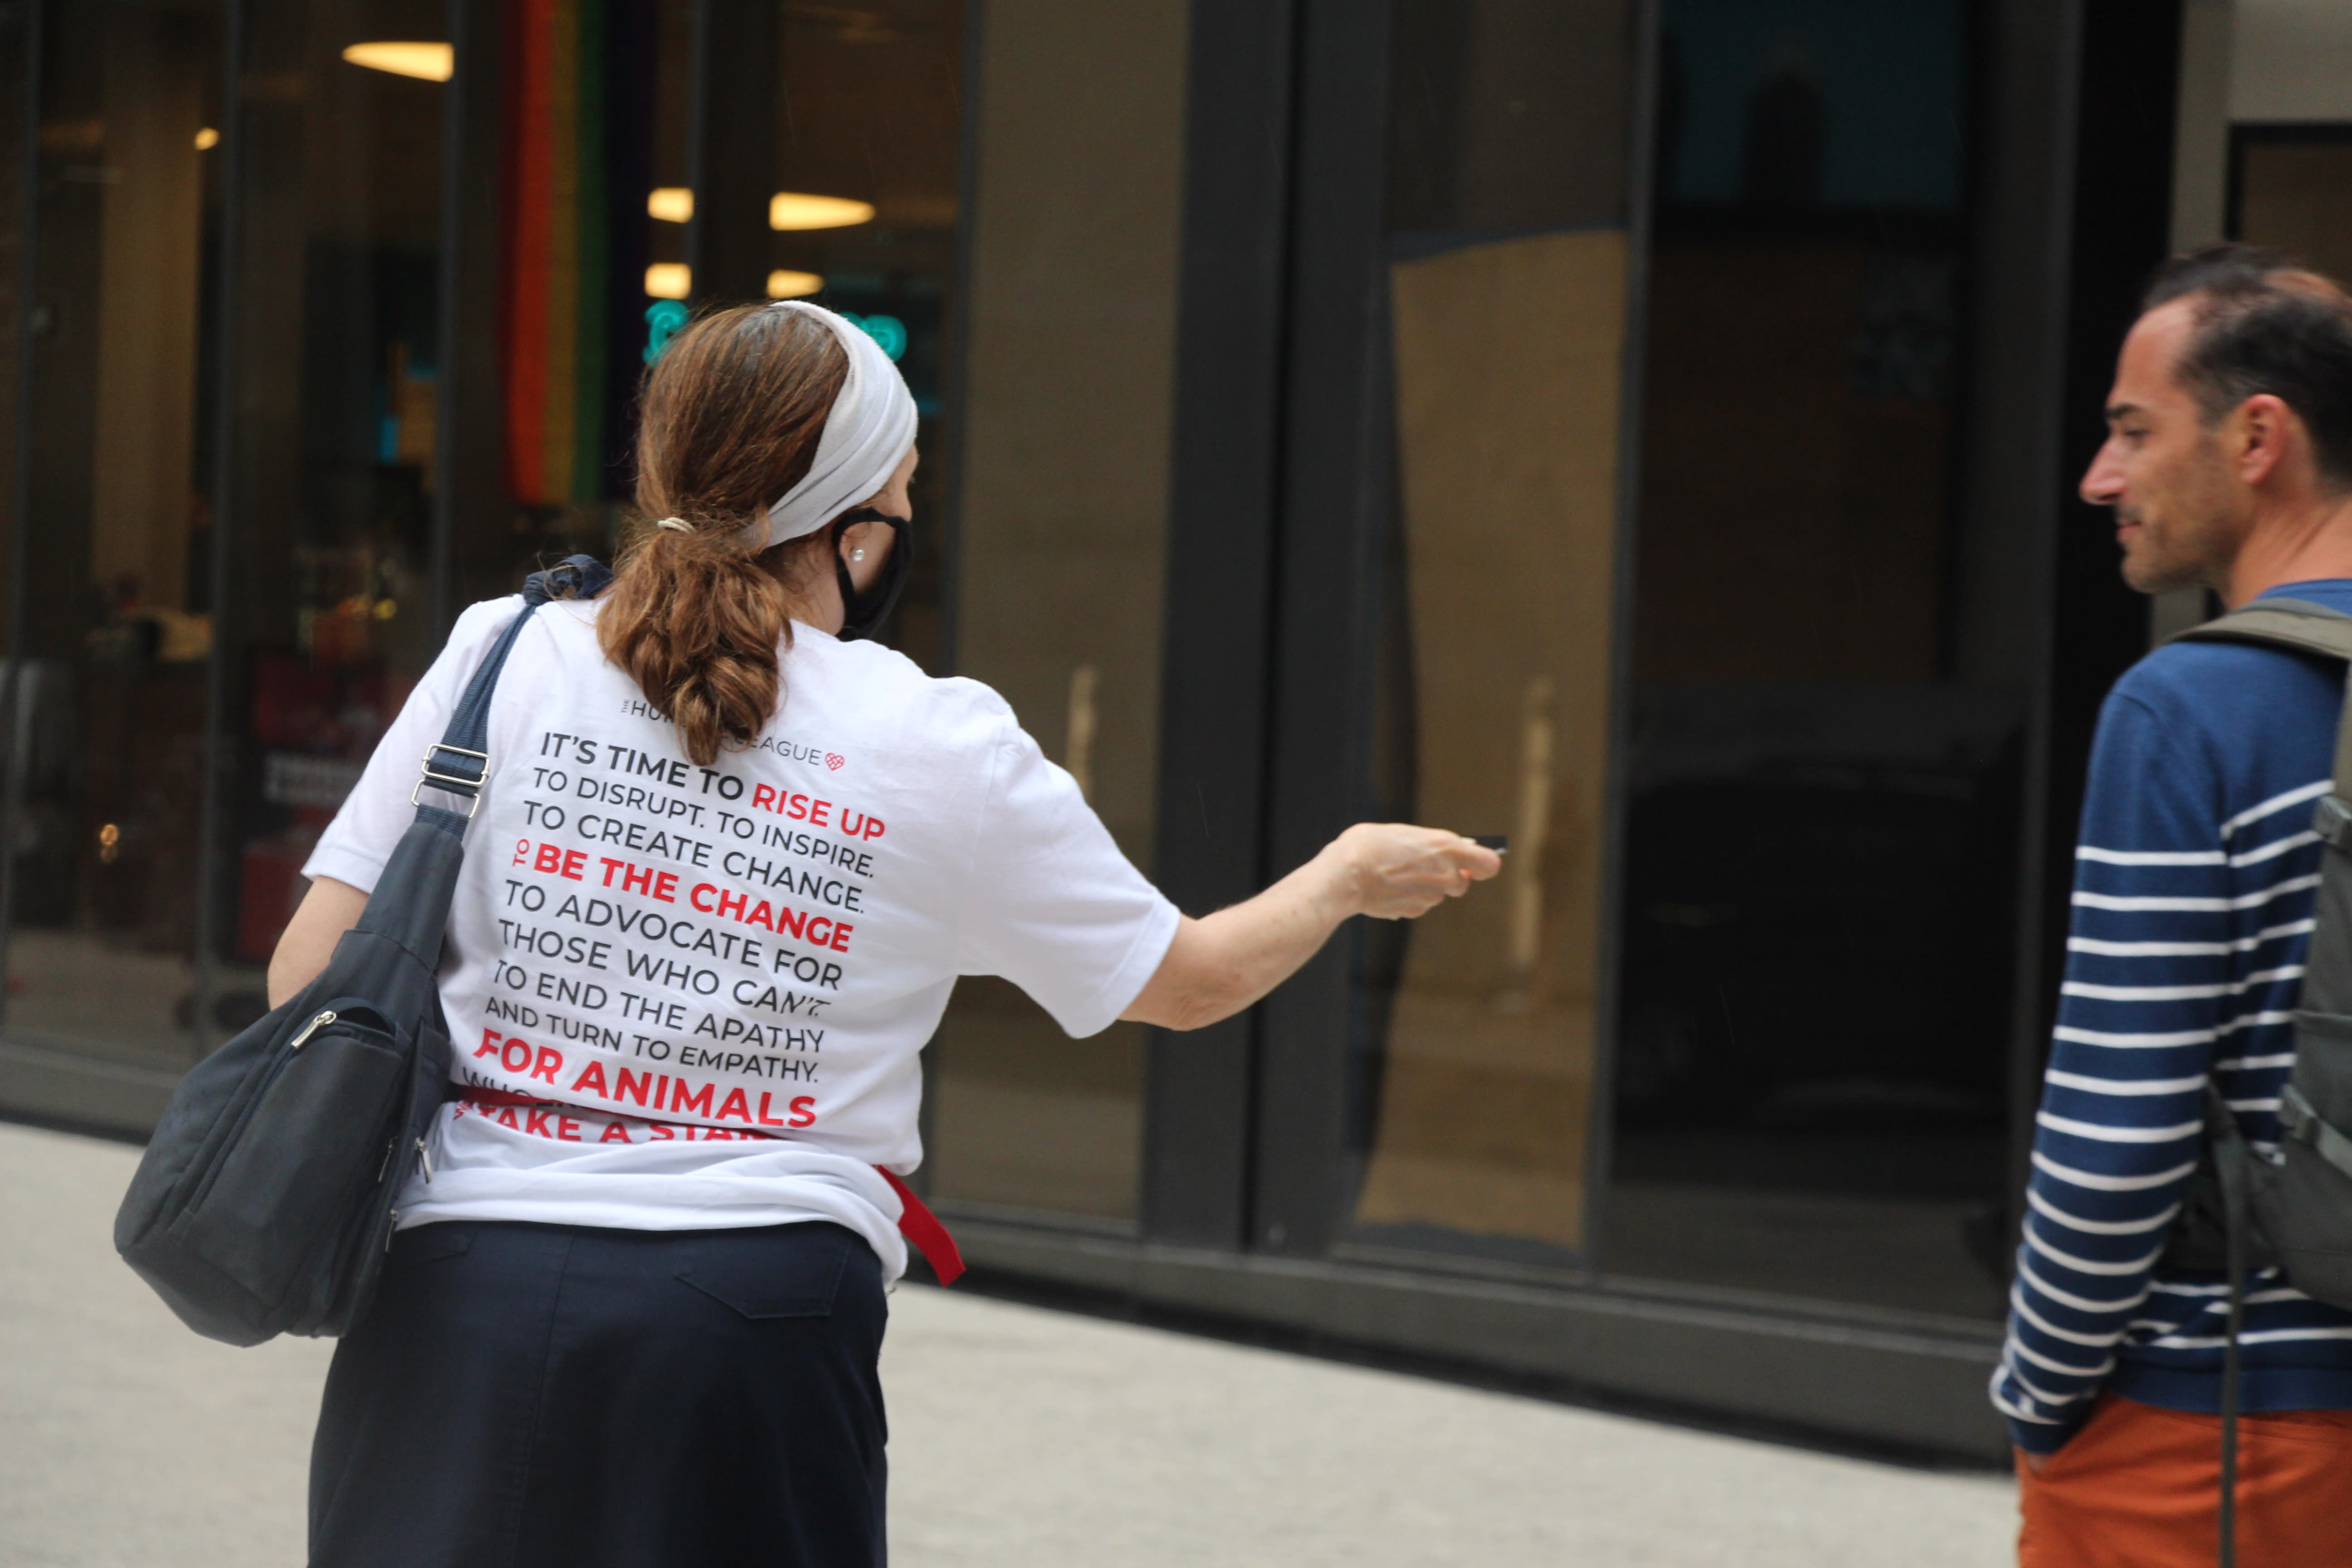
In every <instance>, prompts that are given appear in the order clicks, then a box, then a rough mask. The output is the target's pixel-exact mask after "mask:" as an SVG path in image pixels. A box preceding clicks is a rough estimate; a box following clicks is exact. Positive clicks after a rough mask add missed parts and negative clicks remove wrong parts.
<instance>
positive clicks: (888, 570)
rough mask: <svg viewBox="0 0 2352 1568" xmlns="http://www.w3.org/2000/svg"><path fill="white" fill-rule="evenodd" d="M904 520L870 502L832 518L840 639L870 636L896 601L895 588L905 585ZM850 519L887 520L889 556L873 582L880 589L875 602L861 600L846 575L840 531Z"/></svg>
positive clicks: (848, 576)
mask: <svg viewBox="0 0 2352 1568" xmlns="http://www.w3.org/2000/svg"><path fill="white" fill-rule="evenodd" d="M854 522H887V523H888V524H889V525H890V532H891V535H892V537H891V541H890V553H891V559H890V560H888V561H886V562H884V563H882V577H881V580H880V582H879V583H877V588H878V589H879V590H880V593H879V602H878V603H874V604H868V603H866V602H864V601H865V600H866V597H867V596H866V595H863V594H860V593H859V592H858V591H857V584H856V583H855V582H854V581H852V580H851V578H850V575H849V563H847V562H846V561H844V560H843V559H842V558H841V541H842V535H843V534H845V532H847V531H848V529H849V525H850V524H851V523H854ZM907 524H908V519H906V518H903V517H892V516H891V515H890V514H889V513H888V512H887V511H877V510H875V509H874V508H872V507H870V506H861V507H859V508H857V509H856V510H855V511H845V512H843V513H842V514H841V515H840V516H839V517H836V518H835V519H834V520H833V580H834V583H835V586H837V587H838V588H839V589H840V590H841V636H842V638H843V640H845V641H854V640H856V638H859V637H868V636H871V635H872V634H873V633H874V632H875V630H876V629H877V628H878V627H879V626H881V625H882V622H883V620H884V618H885V617H887V616H888V615H889V614H890V611H891V610H892V608H893V607H895V606H896V605H897V604H898V592H899V590H900V589H902V588H903V587H905V586H906V583H907V569H906V564H905V557H906V552H907V548H908V535H907Z"/></svg>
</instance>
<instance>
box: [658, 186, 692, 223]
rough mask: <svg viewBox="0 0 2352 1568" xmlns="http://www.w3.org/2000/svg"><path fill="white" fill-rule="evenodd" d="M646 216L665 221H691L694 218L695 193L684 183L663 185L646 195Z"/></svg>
mask: <svg viewBox="0 0 2352 1568" xmlns="http://www.w3.org/2000/svg"><path fill="white" fill-rule="evenodd" d="M646 216H647V217H657V218H659V219H661V220H662V222H664V223H690V222H692V221H693V219H694V193H693V192H692V191H689V190H688V189H687V188H686V187H685V186H684V185H663V186H660V187H659V188H657V189H656V190H654V191H652V192H649V193H648V194H647V195H646Z"/></svg>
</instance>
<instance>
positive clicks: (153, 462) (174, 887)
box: [6, 4, 220, 1068]
mask: <svg viewBox="0 0 2352 1568" xmlns="http://www.w3.org/2000/svg"><path fill="white" fill-rule="evenodd" d="M47 20H48V26H47V37H46V39H45V43H46V49H45V56H46V58H44V59H43V60H42V62H41V71H40V76H41V100H40V115H39V121H40V123H39V131H38V135H39V141H40V145H39V171H38V177H37V184H36V186H35V188H34V189H33V190H31V191H29V192H26V193H25V197H26V200H27V201H28V202H33V203H37V204H38V211H37V221H38V224H39V226H40V230H41V245H40V251H39V258H40V267H39V272H38V274H37V277H36V278H35V279H33V282H32V287H33V290H34V298H33V300H31V301H29V303H30V305H31V307H32V309H31V310H30V312H29V315H30V320H31V322H32V334H33V335H32V337H31V338H30V340H29V342H27V343H26V345H25V348H26V352H27V353H30V354H31V356H32V372H33V376H34V382H33V387H32V400H31V403H30V404H29V405H28V406H27V407H26V409H25V410H24V413H25V415H26V423H25V424H24V425H21V426H19V428H20V430H22V431H23V432H24V433H25V437H26V438H25V440H24V444H23V446H22V447H21V448H20V450H19V451H18V453H17V460H18V461H20V462H22V463H23V464H24V465H25V466H26V473H25V479H26V489H27V493H28V496H29V500H30V502H31V504H30V507H29V508H28V510H27V512H26V516H24V517H23V518H21V519H19V520H18V528H19V530H20V532H21V537H20V538H19V539H18V541H17V547H16V555H15V558H14V561H13V563H12V566H13V569H14V570H16V571H17V572H21V573H23V574H25V581H24V583H23V584H22V586H23V588H24V592H23V594H22V603H23V605H24V606H25V614H24V620H23V624H22V625H21V626H18V627H16V628H15V630H16V638H17V644H16V646H17V649H18V651H19V653H20V655H21V658H19V660H18V661H17V662H16V663H15V665H14V666H13V668H11V669H10V670H9V671H8V674H9V676H10V677H12V679H11V680H10V687H11V689H10V691H9V697H10V700H11V703H10V711H9V731H10V732H9V737H8V739H9V742H10V745H9V751H8V758H9V762H8V777H7V779H6V784H7V788H8V792H9V799H10V805H11V806H12V808H13V810H12V812H11V820H12V823H13V827H12V831H11V835H10V837H9V841H8V844H7V853H8V855H9V857H10V865H9V881H10V885H11V889H12V892H13V904H14V909H13V915H12V921H11V930H10V931H9V954H8V975H9V978H8V985H7V991H8V995H7V1012H6V1017H7V1025H8V1029H9V1032H10V1034H11V1035H12V1036H13V1037H16V1038H17V1039H19V1040H22V1041H25V1042H26V1043H30V1044H36V1045H46V1046H51V1047H59V1048H64V1049H68V1050H72V1051H76V1052H81V1053H94V1054H98V1055H102V1056H107V1057H110V1058H116V1059H121V1060H126V1061H132V1062H143V1063H149V1064H152V1065H155V1066H160V1067H165V1068H176V1067H178V1066H181V1065H183V1064H184V1063H185V1061H186V1060H187V1059H188V1052H189V1049H190V1040H191V1024H192V1017H191V1008H192V1006H193V998H194V966H193V960H194V954H195V916H196V873H197V854H196V846H197V843H198V841H199V833H198V815H197V808H198V803H199V801H200V799H201V797H202V794H203V777H204V768H203V761H204V746H205V736H204V721H205V672H206V665H207V660H208V659H209V658H210V657H211V655H212V652H213V620H212V616H211V614H210V612H211V605H210V603H209V599H208V595H207V591H206V590H207V583H206V570H207V565H208V553H207V541H208V538H209V534H210V531H211V508H210V505H209V501H208V499H207V496H206V490H207V488H208V480H209V464H208V462H207V461H206V458H207V456H208V454H206V453H205V450H204V448H203V446H202V444H201V440H200V437H201V431H200V429H199V425H198V420H199V417H200V413H199V408H198V403H197V385H198V379H199V361H200V358H201V355H202V353H203V343H202V334H201V332H200V329H199V306H198V302H199V300H200V298H201V296H202V291H203V284H204V279H203V276H202V271H203V258H204V256H205V246H204V237H205V231H206V228H207V226H208V224H209V223H210V222H211V221H212V219H213V217H214V216H215V212H216V204H217V193H218V189H219V182H218V174H217V168H216V164H217V160H218V154H217V152H216V150H215V147H214V146H213V145H202V146H200V142H205V137H204V135H203V133H204V132H205V131H206V130H207V129H209V128H213V127H216V126H217V124H218V123H219V121H218V116H217V100H216V99H215V97H214V94H215V91H216V84H217V82H218V79H219V76H220V56H219V47H220V46H219V31H220V29H219V16H218V7H217V6H216V5H204V4H190V5H106V6H94V5H85V6H71V5H68V6H52V7H50V9H49V15H48V18H47Z"/></svg>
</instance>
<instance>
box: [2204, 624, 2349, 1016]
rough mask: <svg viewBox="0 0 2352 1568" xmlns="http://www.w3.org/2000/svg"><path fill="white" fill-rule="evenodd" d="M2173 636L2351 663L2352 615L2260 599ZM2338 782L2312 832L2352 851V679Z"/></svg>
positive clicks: (2340, 732) (2339, 741) (2340, 735)
mask: <svg viewBox="0 0 2352 1568" xmlns="http://www.w3.org/2000/svg"><path fill="white" fill-rule="evenodd" d="M2173 640H2174V641H2177V642H2242V643H2253V644H2256V645H2259V646H2262V647H2284V648H2292V649H2294V651H2295V652H2297V653H2314V654H2317V655H2318V656H2319V657H2320V658H2334V659H2341V660H2343V661H2345V662H2346V663H2347V664H2352V616H2347V615H2346V614H2345V613H2344V612H2343V611H2341V610H2332V609H2330V608H2328V607H2327V606H2326V605H2315V604H2313V603H2312V602H2311V601H2310V600H2308V599H2256V600H2255V601H2253V602H2252V604H2250V605H2245V606H2244V607H2242V608H2241V609H2236V610H2232V611H2231V612H2230V613H2229V614H2228V615H2226V616H2220V617H2219V618H2217V619H2214V620H2210V621H2207V622H2206V623H2205V624H2204V625H2203V626H2191V627H2189V629H2188V630H2187V631H2185V632H2182V633H2180V634H2179V637H2175V638H2174V639H2173ZM2335 781H2336V787H2335V788H2334V789H2333V790H2331V791H2329V792H2328V794H2327V795H2326V798H2325V799H2323V800H2322V801H2321V802H2320V803H2319V805H2318V808H2317V809H2316V810H2315V811H2314V812H2313V814H2312V824H2311V826H2312V831H2314V832H2315V833H2317V834H2318V835H2319V836H2320V837H2322V838H2324V839H2326V841H2327V842H2328V843H2329V844H2331V845H2333V846H2335V847H2336V848H2337V849H2342V850H2347V851H2352V794H2347V792H2352V680H2347V681H2346V682H2345V686H2344V717H2343V718H2342V719H2341V720H2339V721H2337V723H2336V769H2335ZM2331 864H2333V862H2331ZM2346 1000H2347V1002H2352V997H2347V998H2346Z"/></svg>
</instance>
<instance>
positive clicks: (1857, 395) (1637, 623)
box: [1604, 0, 2032, 1318]
mask: <svg viewBox="0 0 2352 1568" xmlns="http://www.w3.org/2000/svg"><path fill="white" fill-rule="evenodd" d="M1973 25H1974V24H1973V20H1972V16H1971V12H1970V8H1969V6H1968V5H1966V4H1964V3H1963V0H1905V3H1904V4H1900V5H1884V4H1875V3H1864V0H1835V3H1823V0H1785V3H1776V4H1772V5H1754V4H1745V3H1738V0H1669V3H1668V4H1667V5H1666V6H1665V8H1664V53H1663V62H1664V63H1663V80H1662V84H1661V91H1660V110H1659V113H1660V121H1659V126H1658V174H1657V182H1658V183H1657V216H1656V227H1655V236H1654V252H1653V256H1654V259H1653V263H1652V269H1651V275H1650V279H1649V289H1650V294H1649V308H1648V319H1647V337H1648V341H1647V349H1646V363H1645V368H1644V391H1643V410H1642V432H1643V435H1642V458H1641V462H1642V471H1641V491H1640V496H1641V500H1640V508H1639V522H1638V538H1639V552H1638V559H1637V562H1636V563H1635V596H1634V603H1633V627H1632V636H1633V671H1632V675H1633V715H1632V737H1633V738H1632V747H1631V754H1630V755H1629V757H1628V759H1627V778H1626V787H1627V791H1628V802H1627V843H1626V852H1625V853H1626V858H1625V868H1624V882H1623V888H1624V892H1623V902H1622V909H1621V911H1620V918H1621V919H1622V922H1623V925H1622V931H1623V967H1622V973H1621V1006H1620V1017H1621V1023H1620V1027H1619V1042H1618V1057H1617V1068H1616V1115H1617V1126H1616V1134H1615V1142H1614V1166H1615V1170H1614V1182H1613V1185H1612V1193H1611V1196H1610V1200H1609V1209H1608V1228H1607V1238H1606V1247H1605V1254H1604V1262H1605V1266H1606V1267H1607V1268H1610V1269H1611V1270H1612V1272H1619V1273H1625V1274H1633V1275H1642V1276H1647V1277H1650V1278H1657V1279H1675V1280H1685V1281H1690V1282H1694V1283H1701V1284H1708V1285H1717V1286H1729V1287H1737V1288H1743V1289H1759V1290H1769V1291H1779V1292H1785V1293H1788V1294H1790V1295H1802V1296H1811V1297H1825V1298H1830V1299H1834V1300H1846V1301H1852V1302H1858V1303H1867V1304H1871V1305H1875V1306H1881V1307H1890V1308H1900V1309H1912V1310H1923V1311H1931V1312H1941V1313H1955V1314H1964V1315H1969V1316H1974V1317H1979V1318H1984V1317H1993V1316H1997V1315H1998V1314H1999V1313H2000V1310H2001V1301H2002V1294H2003V1289H2004V1286H2005V1283H2006V1279H2007V1274H2006V1268H2007V1264H2006V1258H2005V1252H2006V1226H2005V1223H2004V1219H2003V1215H2004V1212H2005V1211H2004V1209H2003V1206H2002V1205H2003V1204H2004V1202H2005V1199H2006V1196H2007V1189H2008V1184H2009V1176H2008V1171H2007V1156H2008V1148H2009V1143H2008V1125H2007V1120H2006V1111H2007V1108H2006V1103H2005V1099H2004V1085H2005V1082H2006V1068H2007V1055H2008V1044H2007V1042H2008V1037H2009V1027H2008V1020H2009V1008H2010V995H2011V990H2010V988H2011V964H2012V955H2011V948H2012V943H2013V940H2014V931H2015V918H2016V916H2015V902H2016V900H2015V877H2016V868H2017V864H2018V831H2019V829H2018V822H2019V812H2020V807H2021V794H2022V789H2023V773H2022V769H2023V756H2022V752H2023V726H2024V720H2025V684H2026V677H2025V673H2024V672H2023V671H2022V670H2021V669H2019V668H2014V661H2015V660H2016V659H2017V658H2021V657H2022V653H2021V649H2022V643H2021V639H2019V638H2016V637H2013V636H2012V637H2002V636H2000V628H2001V627H2003V626H2005V625H2006V624H2007V623H2006V622H2004V621H2003V620H2002V618H2001V617H2002V616H2003V615H2004V614H2005V613H2006V611H2005V605H2006V603H2007V600H2008V597H2009V595H2010V594H2011V588H2010V586H2009V585H2010V584H2015V583H2017V582H2021V581H2029V580H2031V579H2032V563H2030V562H2028V561H2025V560H2022V559H2015V560H2011V559H1999V558H1996V553H1995V552H1997V551H1998V550H1999V549H2000V548H2003V546H2000V545H1999V544H1998V543H1997V542H1994V541H1992V539H1991V538H1990V535H1989V534H1987V533H1986V532H1985V531H1982V530H1980V529H1974V528H1972V527H1971V525H1970V523H1969V520H1968V519H1967V518H1965V517H1964V515H1963V514H1962V513H1961V512H1960V510H1959V509H1958V506H1957V505H1956V500H1955V498H1956V493H1957V485H1956V477H1955V468H1956V452H1957V449H1958V434H1959V432H1958V418H1957V412H1956V411H1957V407H1958V392H1959V389H1960V388H1961V386H1962V384H1963V378H1964V373H1965V366H1964V365H1963V364H1962V363H1961V344H1962V343H1963V342H1964V341H1965V340H1964V331H1963V327H1964V321H1965V309H1966V301H1967V299H1968V261H1969V254H1970V246H1971V243H1972V237H1973V236H1972V230H1971V218H1970V208H1969V182H1970V178H1971V159H1970V141H1969V135H1970V132H1969V124H1970V112H1971V111H1970V105H1971V101H1972V88H1971V67H1970V63H1969V62H1970V60H1971V58H1972V48H1973V43H1972V37H1973V35H1972V27H1973ZM2009 548H2016V547H2014V546H2011V547H2009Z"/></svg>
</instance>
